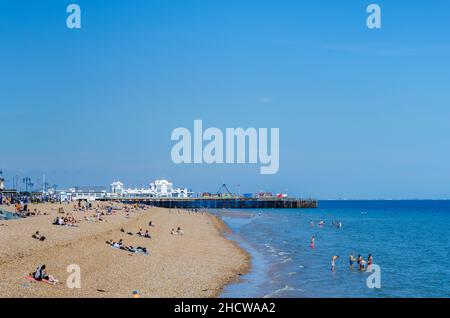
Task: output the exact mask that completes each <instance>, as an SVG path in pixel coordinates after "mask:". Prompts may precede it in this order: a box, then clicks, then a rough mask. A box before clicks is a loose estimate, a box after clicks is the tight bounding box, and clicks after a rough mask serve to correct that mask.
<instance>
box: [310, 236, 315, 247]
mask: <svg viewBox="0 0 450 318" xmlns="http://www.w3.org/2000/svg"><path fill="white" fill-rule="evenodd" d="M315 240H316V238H315V237H314V235H313V236H311V240H310V242H309V247H311V248H314V242H315Z"/></svg>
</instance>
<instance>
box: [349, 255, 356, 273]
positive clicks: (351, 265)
mask: <svg viewBox="0 0 450 318" xmlns="http://www.w3.org/2000/svg"><path fill="white" fill-rule="evenodd" d="M349 263H350V269H353V264H354V263H355V257H354V256H353V253H351V254H350V256H349Z"/></svg>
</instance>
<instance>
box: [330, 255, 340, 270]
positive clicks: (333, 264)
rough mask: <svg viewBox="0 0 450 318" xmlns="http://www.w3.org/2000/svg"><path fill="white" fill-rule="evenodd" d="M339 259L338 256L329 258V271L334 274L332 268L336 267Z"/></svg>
mask: <svg viewBox="0 0 450 318" xmlns="http://www.w3.org/2000/svg"><path fill="white" fill-rule="evenodd" d="M338 259H339V255H334V256H332V257H331V271H332V272H334V268H335V266H336V260H338Z"/></svg>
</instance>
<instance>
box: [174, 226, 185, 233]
mask: <svg viewBox="0 0 450 318" xmlns="http://www.w3.org/2000/svg"><path fill="white" fill-rule="evenodd" d="M176 233H177V235H183V234H184V232H183V230H182V229H181V227H178V228H177V232H176Z"/></svg>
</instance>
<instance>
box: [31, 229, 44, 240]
mask: <svg viewBox="0 0 450 318" xmlns="http://www.w3.org/2000/svg"><path fill="white" fill-rule="evenodd" d="M31 237H32V238H35V239H36V240H39V241H45V236H43V235H41V234H39V231H36V233H34V234H33V235H32V236H31Z"/></svg>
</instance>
